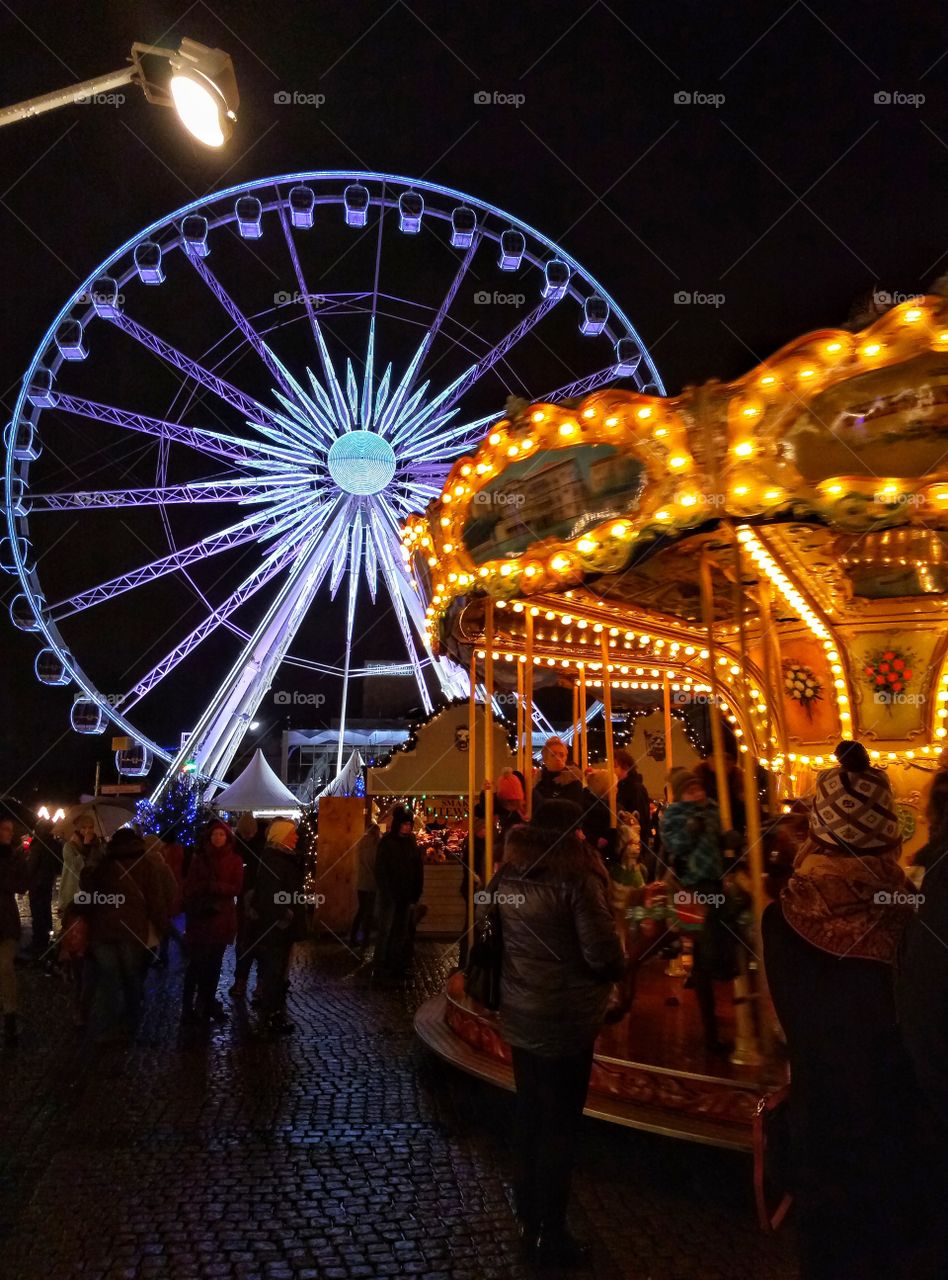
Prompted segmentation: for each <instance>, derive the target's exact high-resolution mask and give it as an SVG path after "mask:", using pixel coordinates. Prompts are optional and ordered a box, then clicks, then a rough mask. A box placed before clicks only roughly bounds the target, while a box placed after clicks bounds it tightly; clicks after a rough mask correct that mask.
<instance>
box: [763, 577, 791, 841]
mask: <svg viewBox="0 0 948 1280" xmlns="http://www.w3.org/2000/svg"><path fill="white" fill-rule="evenodd" d="M757 611H758V613H759V615H760V632H761V636H762V637H763V647H764V690H765V693H766V695H767V724H768V729H769V732H770V737H771V740H773V739H776V745H777V749H778V750H779V751H780V753H781V755H782V756H783V758H784V761H786V758H787V751H788V749H789V748H788V744H787V725H786V721H785V720H784V717H783V707H782V705H781V702H780V696H781V693H782V690H783V670H782V661H781V656H780V637H779V635H778V634H777V631H776V629H775V627H774V619H773V610H772V609H771V595H770V583H769V582H768V581H767V580H766V579H765V578H764V576H763V574H761V575H760V576H759V577H758V579H757ZM767 799H768V801H769V803H770V814H771V817H776V815H777V809H778V801H779V797H778V795H777V778H776V774H775V773H774V771H773V769H768V771H767Z"/></svg>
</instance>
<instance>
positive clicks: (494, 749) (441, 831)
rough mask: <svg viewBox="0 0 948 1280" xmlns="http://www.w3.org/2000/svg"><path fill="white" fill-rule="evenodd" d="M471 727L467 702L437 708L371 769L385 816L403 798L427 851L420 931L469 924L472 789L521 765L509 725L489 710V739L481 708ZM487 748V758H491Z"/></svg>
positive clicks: (373, 794) (373, 797)
mask: <svg viewBox="0 0 948 1280" xmlns="http://www.w3.org/2000/svg"><path fill="white" fill-rule="evenodd" d="M475 714H476V717H477V719H478V721H479V724H478V725H477V726H475V727H474V728H473V729H472V724H471V709H470V708H469V707H468V705H467V703H463V704H456V705H454V706H450V707H447V708H445V709H444V710H443V711H439V712H437V713H436V714H435V715H434V716H433V717H432V718H431V719H429V720H427V721H426V722H425V723H424V724H421V725H418V726H417V727H416V728H415V729H414V730H413V731H412V733H411V735H410V736H409V739H408V741H407V742H406V743H404V744H403V745H402V746H400V747H399V748H397V749H396V750H395V751H394V753H393V754H392V757H391V759H390V760H389V761H388V763H387V764H384V765H380V766H379V767H378V768H374V769H369V770H368V771H367V773H366V788H365V789H366V796H367V797H368V798H369V801H370V803H371V804H372V806H373V808H374V809H375V810H376V811H377V812H380V813H382V814H384V813H386V812H389V811H390V810H391V809H392V807H393V806H394V805H395V804H397V803H398V802H400V801H402V802H404V803H406V804H408V805H409V806H410V807H411V809H412V812H413V813H414V814H415V826H416V835H417V838H418V841H419V843H420V845H421V846H422V849H423V850H424V853H425V892H424V896H423V898H422V904H423V905H424V906H425V907H427V909H428V910H427V913H426V915H425V916H424V919H423V920H422V922H421V925H420V926H419V933H422V934H428V935H436V936H439V937H445V938H451V939H452V940H456V939H457V938H458V937H459V936H460V935H461V934H462V933H463V931H464V929H465V927H466V916H465V904H464V899H463V898H462V896H461V888H462V867H463V861H464V858H465V857H466V855H467V848H468V841H469V825H470V824H469V811H470V806H469V792H470V790H471V788H472V786H473V787H474V788H475V789H476V791H479V790H480V788H481V786H482V785H483V782H484V779H485V778H487V777H488V776H491V769H500V768H503V767H504V766H505V765H513V764H515V763H516V757H515V756H514V754H513V753H512V752H511V750H510V746H509V743H508V734H507V729H506V727H505V726H504V724H503V723H502V722H500V721H499V720H497V719H496V718H495V717H494V715H493V713H492V712H491V714H490V722H491V734H490V742H489V744H487V743H486V742H485V735H484V733H483V731H482V725H483V723H484V717H485V715H486V714H487V712H486V711H485V708H484V707H483V706H481V707H478V708H477V709H476V712H475ZM485 747H486V751H487V760H486V761H485Z"/></svg>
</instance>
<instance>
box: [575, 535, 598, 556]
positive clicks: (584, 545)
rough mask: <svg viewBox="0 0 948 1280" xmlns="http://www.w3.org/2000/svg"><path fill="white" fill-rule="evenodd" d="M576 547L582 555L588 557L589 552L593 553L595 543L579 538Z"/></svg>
mask: <svg viewBox="0 0 948 1280" xmlns="http://www.w3.org/2000/svg"><path fill="white" fill-rule="evenodd" d="M576 546H577V547H578V548H579V550H580V551H582V552H583V553H584V555H588V554H589V552H590V551H595V550H596V546H597V543H596V542H595V541H594V540H593V539H592V538H580V540H579V542H577V544H576Z"/></svg>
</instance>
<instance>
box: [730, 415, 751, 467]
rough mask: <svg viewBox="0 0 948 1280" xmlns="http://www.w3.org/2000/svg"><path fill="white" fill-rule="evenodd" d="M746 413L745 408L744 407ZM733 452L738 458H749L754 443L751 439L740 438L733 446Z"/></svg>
mask: <svg viewBox="0 0 948 1280" xmlns="http://www.w3.org/2000/svg"><path fill="white" fill-rule="evenodd" d="M744 412H745V413H746V412H747V410H746V409H745V410H744ZM734 452H735V453H736V454H737V456H738V457H739V458H749V457H750V456H751V454H752V453H753V452H754V443H753V441H752V440H741V441H740V443H739V444H736V445H735V446H734Z"/></svg>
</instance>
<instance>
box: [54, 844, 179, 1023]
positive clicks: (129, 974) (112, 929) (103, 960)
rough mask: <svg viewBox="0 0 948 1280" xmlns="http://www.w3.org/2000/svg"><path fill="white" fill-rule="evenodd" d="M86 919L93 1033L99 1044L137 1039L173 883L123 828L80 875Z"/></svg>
mask: <svg viewBox="0 0 948 1280" xmlns="http://www.w3.org/2000/svg"><path fill="white" fill-rule="evenodd" d="M73 902H74V905H75V906H77V907H79V908H80V909H81V910H82V912H83V914H84V915H85V916H86V919H87V920H88V928H89V942H88V960H89V963H90V965H91V982H92V987H91V990H92V1004H91V1008H90V1011H89V1033H90V1035H91V1037H92V1039H93V1040H94V1041H95V1042H97V1043H105V1042H107V1041H110V1040H116V1039H122V1038H125V1037H127V1036H132V1035H134V1033H135V1031H136V1030H137V1028H138V1022H139V1018H140V1016H141V1007H142V998H143V995H144V985H145V973H146V971H147V969H148V966H149V964H150V963H151V960H152V952H151V943H152V939H153V938H156V937H158V938H160V937H161V935H162V934H163V933H164V932H165V930H166V929H167V927H168V922H169V920H170V919H171V911H172V908H173V906H174V884H173V881H172V878H171V877H170V876H169V875H168V873H167V871H166V869H165V868H164V867H163V866H159V864H158V860H157V859H156V858H155V857H153V856H149V855H148V854H147V853H146V850H145V845H144V842H143V840H142V838H141V836H140V835H139V834H138V833H137V832H136V831H133V830H132V829H131V827H121V828H120V829H119V830H118V831H116V833H115V835H114V836H113V837H112V839H111V840H110V841H109V843H108V847H107V848H106V850H105V853H104V855H103V856H102V857H101V858H100V859H99V860H98V861H96V862H95V863H89V864H87V865H86V866H85V867H84V868H83V869H82V871H81V872H80V875H79V888H78V889H77V891H76V894H75V897H74V899H73Z"/></svg>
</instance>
